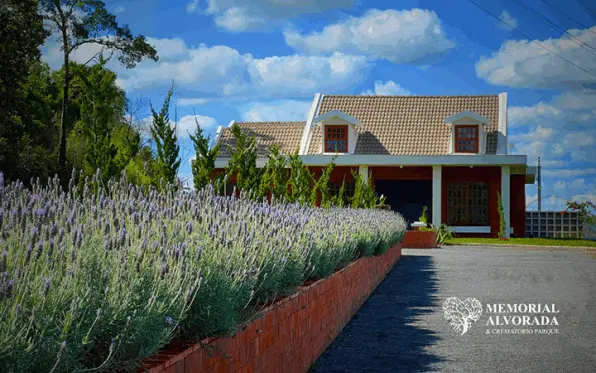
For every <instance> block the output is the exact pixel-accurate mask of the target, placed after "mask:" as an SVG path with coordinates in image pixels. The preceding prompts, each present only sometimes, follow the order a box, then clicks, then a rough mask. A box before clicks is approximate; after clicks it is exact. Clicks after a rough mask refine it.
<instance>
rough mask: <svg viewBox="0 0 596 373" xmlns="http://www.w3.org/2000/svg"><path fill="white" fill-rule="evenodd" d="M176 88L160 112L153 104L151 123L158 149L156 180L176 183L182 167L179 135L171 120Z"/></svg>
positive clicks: (171, 91)
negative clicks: (171, 103)
mask: <svg viewBox="0 0 596 373" xmlns="http://www.w3.org/2000/svg"><path fill="white" fill-rule="evenodd" d="M173 93H174V88H173V87H172V88H170V90H169V92H168V95H167V97H166V100H165V101H164V103H163V106H162V108H161V110H160V111H159V112H156V111H155V109H154V108H153V105H152V106H151V114H152V117H153V118H152V119H153V122H152V123H151V136H152V137H153V141H154V143H155V150H156V157H155V158H156V159H155V167H156V176H157V178H158V180H155V181H156V182H161V181H165V182H167V183H170V184H175V183H176V181H177V175H178V169H179V168H180V158H179V157H178V155H179V153H180V146H178V136H177V135H176V128H175V126H173V125H172V123H171V122H170V114H169V111H170V101H171V99H172V94H173Z"/></svg>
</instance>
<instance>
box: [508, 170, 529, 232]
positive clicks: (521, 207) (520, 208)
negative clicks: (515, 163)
mask: <svg viewBox="0 0 596 373" xmlns="http://www.w3.org/2000/svg"><path fill="white" fill-rule="evenodd" d="M510 185H511V191H510V193H509V194H510V198H511V200H510V202H511V203H510V204H509V219H510V223H511V226H512V227H513V234H514V235H515V236H517V237H525V236H526V176H525V175H511V183H510Z"/></svg>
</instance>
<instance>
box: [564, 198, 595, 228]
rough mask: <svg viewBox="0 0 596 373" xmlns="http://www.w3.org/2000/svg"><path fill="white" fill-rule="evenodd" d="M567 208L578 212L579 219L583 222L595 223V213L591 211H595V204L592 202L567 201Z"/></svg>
mask: <svg viewBox="0 0 596 373" xmlns="http://www.w3.org/2000/svg"><path fill="white" fill-rule="evenodd" d="M567 209H568V210H575V211H577V212H578V213H579V219H580V220H581V221H582V222H583V223H588V224H596V215H594V213H593V211H596V205H594V204H593V203H592V202H590V201H585V202H576V201H567Z"/></svg>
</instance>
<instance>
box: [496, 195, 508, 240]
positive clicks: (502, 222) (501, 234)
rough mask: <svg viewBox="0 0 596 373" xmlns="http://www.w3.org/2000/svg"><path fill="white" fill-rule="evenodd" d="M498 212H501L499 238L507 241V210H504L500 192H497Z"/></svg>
mask: <svg viewBox="0 0 596 373" xmlns="http://www.w3.org/2000/svg"><path fill="white" fill-rule="evenodd" d="M497 211H498V212H499V238H500V239H501V240H506V239H507V235H506V233H507V231H506V230H507V224H505V210H504V209H503V200H502V199H501V193H500V192H497Z"/></svg>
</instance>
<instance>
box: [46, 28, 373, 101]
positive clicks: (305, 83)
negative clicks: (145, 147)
mask: <svg viewBox="0 0 596 373" xmlns="http://www.w3.org/2000/svg"><path fill="white" fill-rule="evenodd" d="M147 39H148V42H149V43H151V44H152V45H154V46H155V48H156V50H157V52H158V55H159V61H158V62H154V61H150V60H144V61H141V62H140V63H139V64H138V65H137V67H136V68H134V69H125V68H124V67H123V66H121V65H120V64H119V63H118V61H117V60H116V58H112V60H110V62H109V63H108V68H110V69H111V70H113V71H115V72H117V74H118V84H119V85H120V86H121V87H122V88H124V89H125V90H127V91H133V90H139V89H145V88H149V87H169V86H170V85H171V84H172V81H174V82H175V85H176V87H183V88H184V89H185V90H187V91H192V92H195V93H200V94H201V96H204V98H206V99H209V98H214V97H222V96H226V97H242V98H244V99H250V98H253V99H254V98H286V97H287V98H294V97H303V96H309V97H310V96H312V95H313V94H314V93H315V92H317V91H318V92H326V93H332V92H336V91H338V90H342V91H344V90H349V89H350V88H351V87H353V86H354V85H355V84H357V83H359V82H361V81H362V80H363V79H364V78H365V77H366V76H367V75H368V72H369V70H370V68H371V64H370V63H369V62H368V61H367V59H366V57H364V56H350V55H345V54H341V53H334V54H332V55H330V56H302V55H289V56H271V57H266V58H260V59H258V58H254V57H253V56H252V55H251V54H248V53H246V54H241V53H240V52H238V51H237V50H236V49H233V48H230V47H228V46H224V45H216V46H207V45H204V44H202V45H200V46H198V47H196V48H189V47H188V46H187V45H186V43H185V42H184V41H183V40H182V39H179V38H173V39H157V38H147ZM100 50H101V46H99V45H97V44H88V45H83V46H82V47H81V48H79V49H78V50H76V51H75V52H74V53H73V55H72V60H73V61H76V62H87V61H88V60H89V59H90V58H91V57H93V56H94V55H95V54H96V53H97V52H98V51H100ZM43 52H44V53H43V58H44V60H45V61H46V62H48V63H49V64H50V66H51V67H52V68H54V69H58V68H60V67H61V61H62V58H63V57H62V55H61V52H60V47H59V44H58V43H57V41H56V39H55V38H52V39H51V40H49V41H48V42H47V43H46V45H45V46H44V50H43Z"/></svg>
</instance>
